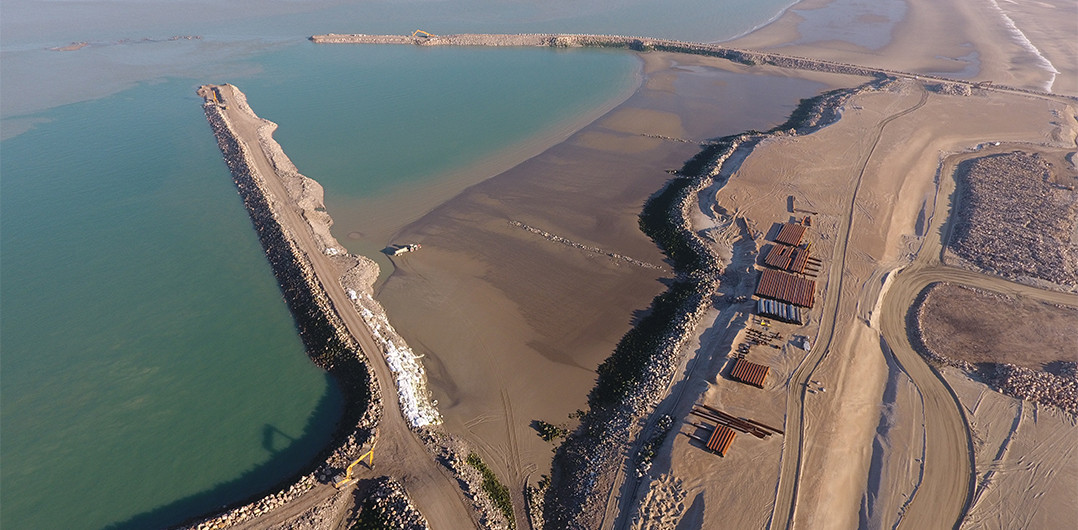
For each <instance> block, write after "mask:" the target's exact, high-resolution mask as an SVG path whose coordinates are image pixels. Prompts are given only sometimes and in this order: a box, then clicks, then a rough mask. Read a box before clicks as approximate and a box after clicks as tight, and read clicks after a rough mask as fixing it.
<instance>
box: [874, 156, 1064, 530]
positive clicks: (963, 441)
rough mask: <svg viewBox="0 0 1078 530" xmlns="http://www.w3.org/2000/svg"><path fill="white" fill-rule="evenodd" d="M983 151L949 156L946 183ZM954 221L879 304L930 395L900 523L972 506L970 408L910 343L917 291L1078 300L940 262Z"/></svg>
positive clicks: (889, 332) (959, 514)
mask: <svg viewBox="0 0 1078 530" xmlns="http://www.w3.org/2000/svg"><path fill="white" fill-rule="evenodd" d="M985 154H986V153H977V154H964V155H958V156H955V157H951V158H950V159H948V160H947V161H945V162H944V164H943V165H942V167H941V171H940V175H941V176H942V177H943V178H944V179H945V182H947V183H948V186H947V187H948V188H952V189H953V179H951V178H949V176H950V175H953V174H954V168H955V166H956V165H957V164H958V162H960V161H961V160H964V159H967V158H971V157H978V156H984V155H985ZM941 187H942V186H941ZM947 191H949V190H947ZM947 191H941V192H940V193H939V196H942V197H946V196H948V195H950V193H948V192H947ZM947 210H948V201H940V200H939V197H937V200H936V208H935V213H934V214H933V216H932V219H933V224H934V225H936V224H939V223H941V222H943V221H944V220H945V219H946V217H947ZM952 227H953V223H952V222H945V223H944V225H943V229H942V230H941V229H938V228H936V226H931V227H929V228H928V229H927V231H926V234H927V235H926V236H925V240H924V242H923V244H922V247H921V249H920V250H919V251H918V253H917V256H916V258H915V259H914V262H913V263H911V264H910V265H908V266H907V267H905V268H903V269H901V270H898V271H896V272H894V273H892V278H891V283H890V286H889V288H888V289H887V291H886V292H885V293H884V294H883V300H882V302H881V304H880V312H881V314H880V331H881V334H882V335H883V338H884V341H886V343H887V345H888V346H889V347H890V348H891V351H892V352H893V353H894V356H895V359H896V360H897V361H898V362H899V363H900V365H901V366H902V369H903V370H905V372H906V373H907V374H908V375H909V376H910V378H911V379H913V380H914V381H915V382H916V384H917V388H918V390H919V391H920V392H921V395H922V396H923V398H924V401H925V431H926V432H925V455H924V463H923V467H924V476H923V478H922V480H921V484H920V486H919V487H918V488H917V489H916V491H915V492H914V495H913V499H912V500H911V501H910V504H909V509H908V511H907V512H906V514H905V515H904V517H903V519H902V526H905V527H907V528H927V527H929V526H932V525H937V526H938V525H939V524H940V523H941V522H944V521H946V522H948V523H951V524H953V525H954V526H956V527H957V526H958V525H959V524H960V523H961V520H962V518H963V517H964V515H965V512H966V511H967V510H968V509H969V503H970V502H971V501H972V494H973V489H974V487H975V484H974V480H975V476H974V473H973V469H974V462H973V458H974V457H973V447H972V441H971V437H970V435H969V424H968V422H967V420H966V417H965V415H964V409H963V407H962V406H961V405H960V404H959V403H958V400H957V397H956V396H955V394H954V392H953V391H952V390H951V388H950V387H949V386H948V385H947V383H946V382H945V381H944V380H943V378H942V377H941V376H940V374H939V373H938V372H936V370H935V369H933V368H932V367H931V366H930V365H929V364H928V363H927V362H925V360H924V359H923V358H922V357H921V355H920V354H919V353H917V351H916V350H915V349H914V348H913V346H912V345H911V344H910V340H909V330H908V328H907V319H906V316H907V313H908V312H909V311H910V309H911V307H912V306H913V305H914V303H915V302H916V299H917V296H918V295H919V294H920V293H921V292H922V291H923V290H924V289H925V288H926V287H928V286H929V285H931V284H933V283H937V282H948V283H952V284H956V285H962V286H966V287H973V288H978V289H985V290H989V291H994V292H997V293H1000V294H1005V295H1013V296H1019V297H1022V298H1027V299H1033V300H1038V301H1041V302H1046V303H1052V304H1064V305H1069V306H1078V295H1076V294H1073V293H1065V292H1059V291H1050V290H1045V289H1039V288H1036V287H1032V286H1029V285H1023V284H1020V283H1015V282H1012V281H1010V280H1007V279H1004V278H1000V277H997V276H990V275H987V274H982V273H979V272H974V271H970V270H965V269H959V268H955V267H949V266H945V265H943V264H941V258H942V253H943V248H944V245H945V242H946V241H947V239H948V238H949V237H950V232H951V228H952ZM960 498H964V499H965V502H964V503H962V504H961V505H959V504H958V503H957V502H956V501H957V500H958V499H960Z"/></svg>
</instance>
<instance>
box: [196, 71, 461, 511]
mask: <svg viewBox="0 0 1078 530" xmlns="http://www.w3.org/2000/svg"><path fill="white" fill-rule="evenodd" d="M215 86H217V87H218V88H219V89H220V90H221V92H222V96H223V98H224V99H225V101H238V100H240V99H242V98H240V97H237V92H238V90H237V89H236V88H235V87H234V86H232V85H215ZM224 113H225V115H226V117H227V119H228V120H229V122H230V124H231V126H232V128H233V129H234V133H235V134H236V136H237V141H240V142H243V143H244V144H245V145H246V148H247V151H248V152H249V153H250V154H251V157H252V158H253V162H254V164H253V169H254V170H255V171H257V172H258V173H259V174H260V175H261V177H262V178H263V180H264V181H265V183H266V187H267V189H268V191H269V193H271V194H273V195H275V197H274V198H273V199H271V200H270V201H269V202H271V203H272V202H277V203H278V204H281V205H282V206H283V207H280V208H278V211H279V214H280V219H281V222H282V223H286V224H287V225H288V226H289V227H290V228H291V230H292V233H293V234H294V236H295V238H296V244H297V245H298V246H299V247H300V248H301V249H303V252H305V253H306V255H307V258H308V259H309V260H310V263H311V265H312V267H313V268H314V271H315V274H316V275H317V277H318V281H319V282H321V283H322V286H323V287H324V288H325V291H326V294H327V295H328V296H329V298H330V300H331V302H332V304H333V307H334V308H335V309H336V311H337V313H338V314H339V315H340V317H341V320H343V321H344V324H345V326H346V327H347V329H348V331H349V332H350V333H351V334H352V335H353V336H354V337H355V338H356V340H357V341H358V343H359V345H360V348H361V349H362V351H363V352H365V353H366V354H367V355H368V357H369V361H370V363H369V364H370V366H372V367H373V370H374V372H375V376H376V377H377V380H378V387H379V388H378V390H379V392H380V393H381V396H382V399H383V400H384V404H385V408H384V410H385V412H384V413H383V415H382V418H381V419H380V421H379V424H378V434H377V444H378V445H377V447H378V454H377V455H376V456H377V458H376V459H375V463H374V470H373V471H368V473H369V477H365V476H364V475H363V474H362V473H361V474H360V478H372V477H374V476H380V475H390V476H392V477H394V478H396V479H398V480H400V481H401V482H402V483H403V484H404V487H405V489H406V490H407V491H408V494H409V497H410V498H411V499H412V501H413V503H414V504H415V505H416V506H417V507H418V508H419V511H420V512H421V513H422V514H423V515H424V516H425V517H426V518H427V520H428V521H435V522H436V523H435V524H432V525H431V526H432V527H433V528H451V529H460V528H475V527H476V526H477V524H476V521H475V519H474V515H473V513H472V509H471V508H470V506H469V505H468V504H467V503H466V501H465V499H464V496H463V494H462V493H461V491H460V487H459V486H458V485H457V482H456V480H455V479H454V478H453V477H452V476H451V475H450V474H449V472H448V470H446V469H445V468H444V467H442V466H441V465H440V464H438V463H437V462H436V461H435V460H434V457H433V455H431V453H430V452H429V451H428V450H427V448H426V447H425V446H424V445H423V442H422V441H420V440H419V438H418V437H417V436H416V434H415V433H413V432H412V431H411V430H410V429H409V427H408V424H407V422H406V421H405V419H404V417H403V416H402V415H401V414H400V406H399V403H398V402H397V401H398V399H397V390H396V388H394V387H393V381H395V380H396V378H395V376H394V375H393V374H392V372H390V370H389V368H388V367H387V366H386V363H385V361H384V360H383V359H382V358H381V353H380V352H381V349H380V348H379V347H378V346H377V344H375V341H374V339H373V337H372V336H371V332H370V330H369V329H368V328H367V325H366V324H365V323H364V322H363V319H362V318H361V317H360V315H359V313H358V312H357V311H356V310H355V309H354V306H353V305H352V302H351V300H350V299H349V298H348V294H347V293H346V292H345V291H344V289H343V288H342V287H341V285H340V283H339V281H338V276H339V272H338V271H337V269H336V268H335V266H334V265H333V263H331V262H330V261H329V260H328V258H327V257H326V256H325V255H324V254H323V253H322V251H321V250H322V249H321V248H320V247H319V245H318V243H317V242H316V240H315V238H314V236H313V234H312V232H311V230H310V228H309V226H308V224H307V221H306V220H305V219H303V217H302V215H301V214H300V213H299V211H298V210H297V209H296V208H294V207H293V205H292V204H291V203H290V202H288V201H284V200H283V199H284V198H286V197H289V195H288V192H287V191H286V190H285V187H284V185H283V183H282V182H281V181H280V180H279V178H278V175H277V173H276V171H275V169H274V166H273V164H272V163H271V162H270V159H269V157H268V156H267V155H266V153H265V152H263V150H262V149H261V147H260V144H259V141H258V129H259V128H260V127H262V126H264V125H266V123H267V122H266V121H265V120H262V119H261V118H259V117H258V116H256V115H255V114H254V112H253V111H251V110H250V108H249V107H247V106H246V105H228V107H227V109H224ZM323 489H324V488H323ZM323 489H315V490H314V491H313V492H312V493H316V492H321V494H322V495H326V494H327V492H325V491H323ZM292 504H296V505H300V504H301V503H292ZM290 508H291V507H290V506H286V507H284V508H282V509H283V510H288V509H290Z"/></svg>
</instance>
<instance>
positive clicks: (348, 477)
mask: <svg viewBox="0 0 1078 530" xmlns="http://www.w3.org/2000/svg"><path fill="white" fill-rule="evenodd" d="M364 460H367V467H370V468H373V467H374V444H373V443H372V444H371V448H370V450H369V451H367V452H366V453H363V455H361V456H360V457H359V458H357V459H356V461H355V462H352V463H351V464H349V465H348V468H347V469H345V470H344V476H343V477H342V476H341V475H337V476H336V477H334V478H335V479H337V480H336V482H334V483H333V486H334V487H335V488H337V489H340V488H343V487H345V486H350V485H352V484H355V483H356V480H357V479H355V478H352V470H353V469H355V467H356V464H358V463H360V462H362V461H364Z"/></svg>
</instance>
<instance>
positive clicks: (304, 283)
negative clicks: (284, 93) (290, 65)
mask: <svg viewBox="0 0 1078 530" xmlns="http://www.w3.org/2000/svg"><path fill="white" fill-rule="evenodd" d="M235 104H245V102H244V103H241V102H235ZM204 110H205V113H206V118H207V121H208V122H209V124H210V127H211V128H212V129H213V132H214V136H215V137H216V138H217V142H218V146H219V147H220V148H221V153H222V154H223V155H224V159H225V163H226V164H227V165H228V167H229V170H230V172H231V173H232V178H233V181H234V182H235V184H236V188H237V190H238V191H239V194H240V196H241V197H242V199H243V203H244V206H245V207H246V208H247V212H248V214H249V215H250V217H251V223H252V225H253V226H254V228H255V231H256V232H257V234H258V238H259V241H260V242H261V244H262V248H263V250H264V251H265V252H266V258H267V259H268V260H269V262H270V265H271V266H272V269H273V273H274V276H275V277H276V278H277V281H278V284H279V286H280V288H281V293H282V294H283V296H284V299H285V302H286V304H287V305H288V308H289V310H290V311H291V312H292V315H293V318H294V320H295V322H296V327H297V329H298V330H299V333H300V338H301V339H302V341H303V344H304V347H305V349H306V351H307V354H308V355H309V356H310V358H311V360H312V361H314V362H315V364H317V365H318V366H319V367H321V368H322V369H324V370H326V371H327V372H328V373H330V374H331V375H332V376H333V377H334V378H335V380H336V381H337V382H338V385H339V386H340V389H341V391H342V393H343V394H344V404H345V407H344V414H343V417H342V418H341V421H340V423H339V424H338V428H337V431H336V433H335V434H334V440H335V441H334V443H333V444H332V445H331V446H330V447H329V448H328V449H326V450H325V451H323V452H322V454H321V455H320V456H319V459H318V460H317V461H316V462H314V463H312V464H311V465H310V466H308V468H307V469H308V470H307V471H306V472H305V474H304V475H302V476H300V477H298V478H296V479H293V480H291V481H289V483H288V484H286V485H284V486H282V487H281V488H280V489H278V490H277V491H275V492H273V493H270V494H268V495H265V496H264V497H262V498H260V499H258V500H255V501H252V502H248V503H244V504H242V505H240V506H236V507H233V508H232V509H230V510H228V511H226V512H224V513H221V514H217V515H214V516H211V517H208V518H204V519H202V520H200V521H197V522H194V523H192V524H190V525H188V526H186V528H195V529H199V530H205V529H214V528H228V527H230V526H233V525H235V524H238V523H241V522H244V521H248V520H250V519H253V518H255V517H258V516H261V515H263V514H266V513H268V512H270V511H272V510H274V509H276V508H279V507H280V506H283V505H284V504H286V503H288V502H290V501H292V500H294V499H296V498H298V497H299V496H300V495H303V494H304V493H307V492H309V491H311V490H312V489H314V488H316V487H317V486H319V485H320V484H325V483H326V482H327V481H328V480H330V477H332V476H333V475H335V474H336V473H338V472H339V471H340V470H342V469H343V468H344V467H345V466H347V465H348V463H350V462H351V461H352V460H354V459H355V458H356V457H357V456H359V449H360V446H361V445H362V444H364V443H366V442H367V441H369V440H370V439H372V438H373V435H374V432H375V429H376V426H377V423H378V418H379V417H380V416H381V413H382V402H381V398H380V396H379V394H378V390H377V383H376V382H375V380H374V374H373V372H372V370H371V369H370V366H369V365H368V364H367V360H366V359H365V357H364V356H363V355H362V353H361V352H360V351H359V347H358V345H357V344H356V342H355V339H354V338H353V337H352V336H351V334H349V333H348V331H347V330H346V328H345V327H344V323H343V322H342V321H341V320H340V316H339V315H338V314H337V313H336V311H335V310H334V309H333V306H332V303H331V302H330V300H329V297H328V295H327V294H326V292H325V288H324V287H323V285H322V284H321V282H319V280H318V278H317V277H316V275H315V273H314V270H313V267H312V265H311V263H310V261H309V259H308V258H307V256H306V254H305V253H304V252H303V251H302V250H301V249H300V248H299V247H298V246H297V244H296V240H295V236H294V235H293V234H292V233H291V232H290V230H289V228H288V227H286V226H284V225H283V224H282V223H281V221H280V219H279V214H278V212H277V211H276V209H277V208H281V207H283V206H282V205H283V203H281V202H280V201H279V200H278V199H275V198H274V197H273V195H272V194H271V193H270V192H269V191H268V190H267V189H266V185H265V183H264V182H263V181H262V179H261V177H259V175H258V173H257V172H256V171H255V170H254V169H253V161H252V159H251V155H250V153H248V152H247V148H246V147H245V145H244V144H243V143H242V142H240V141H239V140H238V138H237V135H236V132H235V131H234V130H233V129H232V127H231V126H230V123H229V120H228V118H227V116H225V114H224V113H223V111H222V109H221V107H220V106H218V105H216V104H213V103H206V104H205V105H204ZM282 154H283V153H282ZM276 163H281V161H280V160H278V161H277V162H276ZM300 185H301V186H302V184H300ZM339 264H340V266H341V267H342V268H346V267H347V266H348V265H349V260H348V259H347V258H345V257H344V256H341V261H340V262H339ZM356 266H359V264H358V263H352V267H353V268H354V267H356Z"/></svg>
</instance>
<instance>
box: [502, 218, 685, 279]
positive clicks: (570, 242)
mask: <svg viewBox="0 0 1078 530" xmlns="http://www.w3.org/2000/svg"><path fill="white" fill-rule="evenodd" d="M509 225H510V226H515V227H517V228H521V229H524V230H526V231H528V232H531V233H533V234H536V235H539V236H542V237H544V238H546V239H547V240H549V241H553V242H555V243H561V244H563V245H566V246H570V247H573V248H577V249H580V250H583V251H586V252H592V253H595V254H602V255H604V256H606V257H608V258H612V259H613V260H614V261H619V262H625V263H628V264H630V265H636V266H637V267H643V268H645V269H654V270H660V271H661V270H664V269H663V267H660V266H658V265H655V264H653V263H648V262H646V261H641V260H638V259H636V258H630V257H629V256H625V255H623V254H618V253H617V252H610V251H608V250H603V249H601V248H599V247H593V246H591V245H584V244H582V243H577V242H576V241H573V240H571V239H567V238H564V237H562V236H559V235H557V234H552V233H550V232H547V231H546V230H542V229H539V228H535V227H534V226H529V225H526V224H524V223H522V222H520V221H509Z"/></svg>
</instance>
